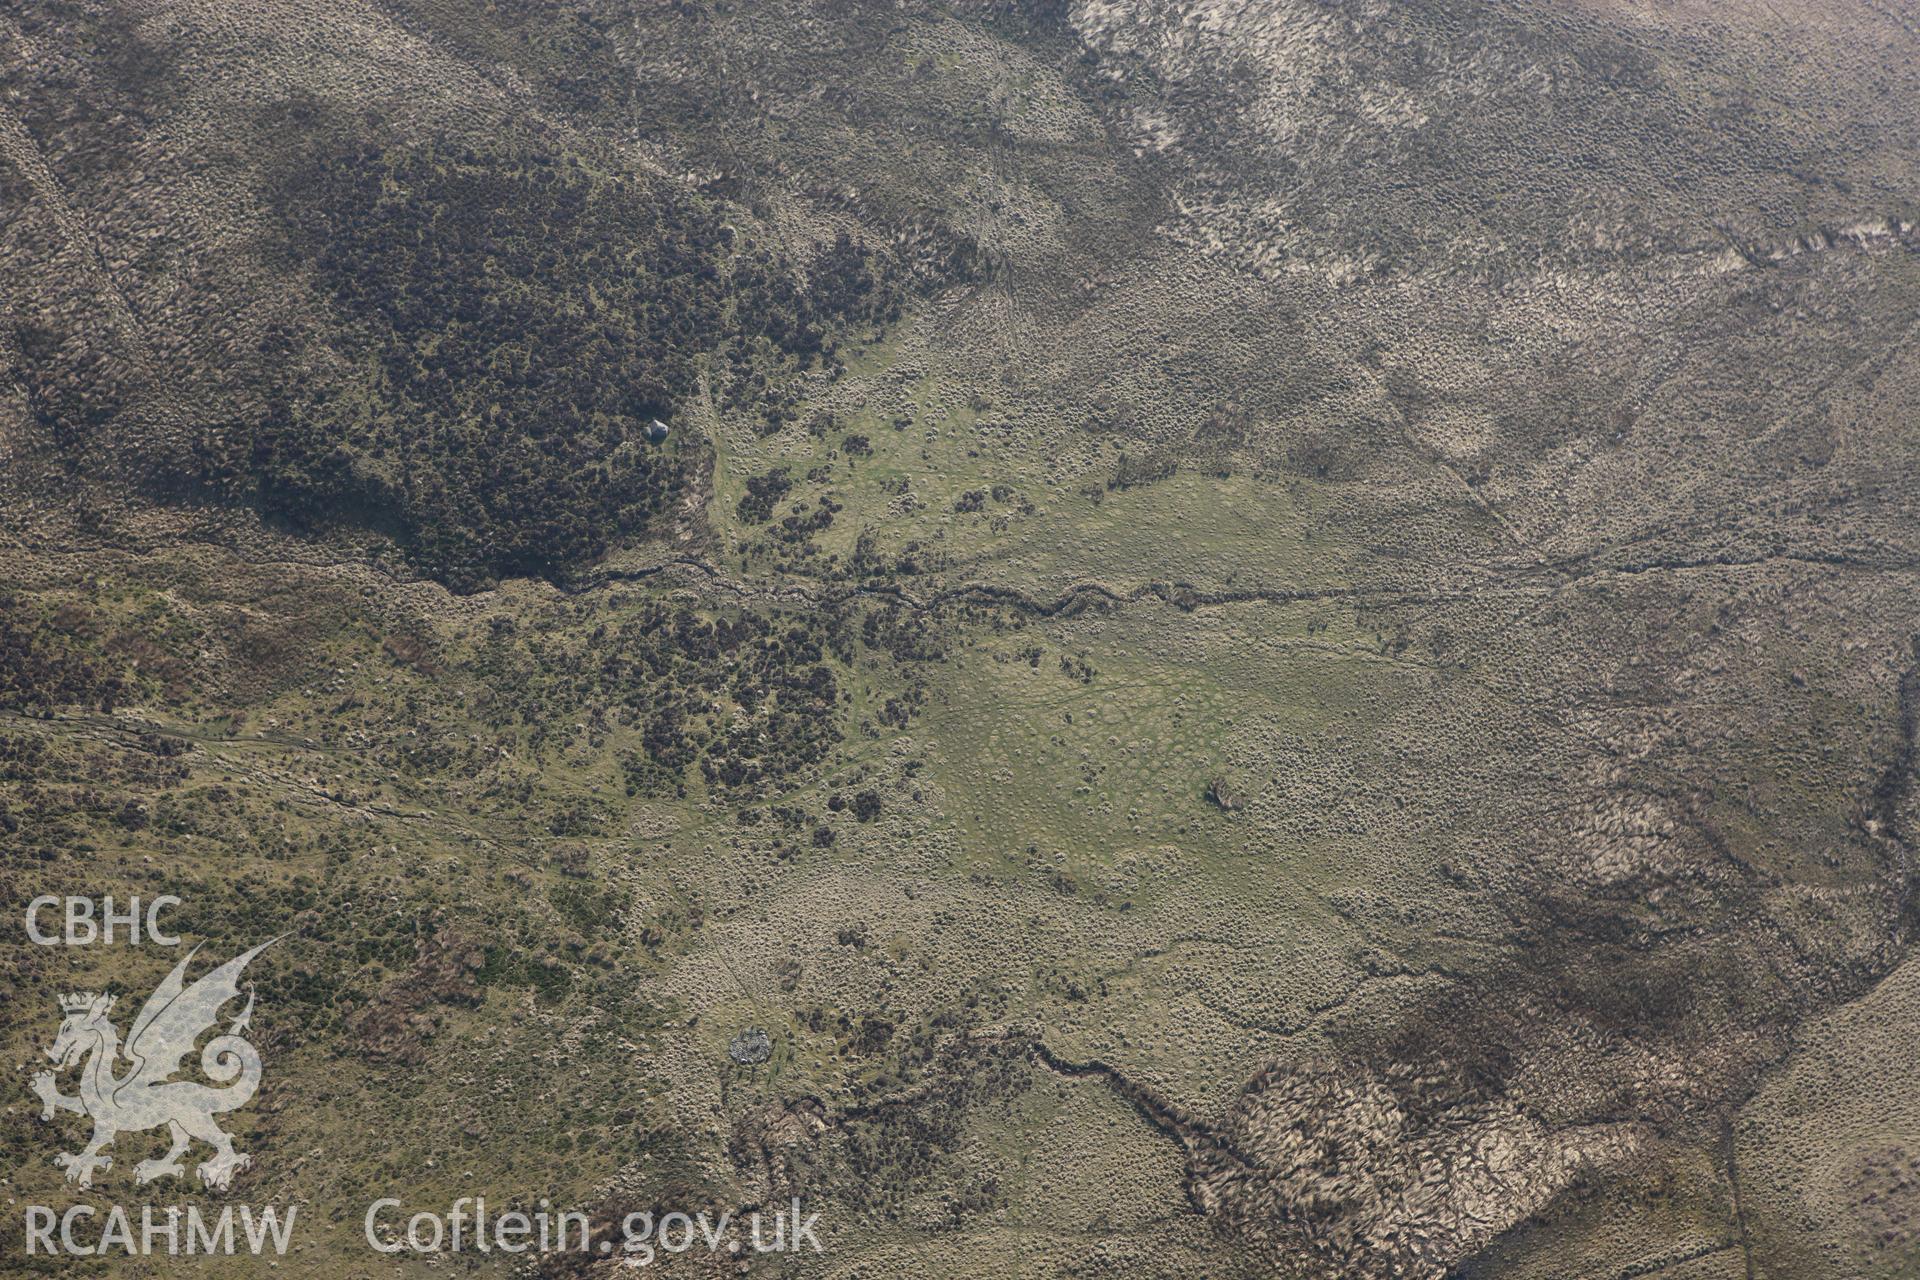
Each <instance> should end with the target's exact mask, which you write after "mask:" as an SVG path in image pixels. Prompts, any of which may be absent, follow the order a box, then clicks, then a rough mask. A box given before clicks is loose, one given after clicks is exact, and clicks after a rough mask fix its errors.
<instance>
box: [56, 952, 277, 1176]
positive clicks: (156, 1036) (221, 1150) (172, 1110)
mask: <svg viewBox="0 0 1920 1280" xmlns="http://www.w3.org/2000/svg"><path fill="white" fill-rule="evenodd" d="M279 940H280V939H278V938H273V939H270V940H269V941H266V942H263V943H261V944H260V945H259V946H257V947H255V948H254V949H253V950H251V951H249V952H247V953H246V954H244V955H240V956H236V957H234V958H233V959H232V960H229V961H227V962H226V963H225V964H223V965H221V966H220V967H219V968H218V969H215V970H214V971H213V972H212V973H209V974H207V975H206V976H205V977H203V978H201V979H200V980H199V981H198V982H195V983H194V984H193V985H192V986H190V987H189V986H187V985H186V984H185V981H184V979H185V976H186V972H187V964H188V962H189V961H191V960H192V959H193V957H194V954H195V953H196V952H198V951H199V950H200V948H199V947H195V948H194V949H193V950H192V951H189V952H188V953H187V955H186V958H185V959H183V960H181V961H180V963H179V964H177V965H175V966H174V967H173V972H172V973H169V974H168V975H167V976H166V980H165V981H163V982H162V983H161V984H160V985H159V987H157V988H156V989H155V990H154V993H153V994H152V995H151V996H149V997H147V1002H146V1004H144V1005H142V1006H141V1008H140V1013H139V1014H138V1016H136V1017H135V1018H134V1020H133V1030H132V1032H131V1033H130V1034H129V1035H128V1037H127V1043H126V1057H127V1060H128V1062H129V1064H130V1065H129V1066H128V1068H127V1071H126V1073H125V1074H124V1075H120V1074H116V1072H115V1068H116V1066H117V1064H118V1063H119V1061H120V1057H121V1048H120V1032H119V1031H118V1030H117V1029H116V1028H115V1027H114V1025H113V1023H112V1022H110V1021H109V1020H108V1018H107V1015H108V1014H109V1013H111V1012H112V1010H113V1006H114V1003H115V1000H116V998H115V997H110V996H106V995H99V994H95V993H94V992H91V991H83V992H77V993H75V994H73V995H64V996H61V997H60V1008H61V1009H62V1010H63V1011H64V1012H65V1013H66V1015H67V1016H66V1019H65V1021H63V1022H62V1023H61V1024H60V1034H59V1036H57V1037H56V1038H55V1039H54V1042H53V1047H52V1048H50V1049H48V1050H47V1056H48V1057H49V1058H52V1059H53V1060H54V1061H55V1062H57V1063H59V1064H60V1069H61V1070H65V1069H66V1068H68V1067H71V1066H73V1065H74V1064H75V1063H79V1062H81V1061H83V1060H84V1062H85V1065H84V1066H83V1067H81V1070H80V1093H79V1095H78V1096H77V1097H69V1096H68V1095H66V1094H63V1093H61V1092H60V1091H59V1088H58V1086H57V1084H56V1083H55V1078H54V1073H53V1072H51V1071H42V1072H40V1073H39V1074H38V1075H36V1076H34V1078H33V1091H34V1092H35V1093H37V1094H38V1095H40V1102H41V1110H40V1118H41V1119H42V1120H51V1119H53V1117H54V1113H55V1112H59V1111H73V1112H78V1113H81V1114H84V1115H86V1116H87V1117H89V1118H90V1119H91V1120H92V1121H93V1140H92V1141H90V1142H89V1143H87V1146H86V1149H85V1150H83V1151H81V1152H80V1153H79V1154H77V1155H69V1154H64V1153H63V1154H61V1155H57V1156H55V1157H54V1158H53V1162H54V1163H55V1164H57V1165H59V1166H60V1167H61V1168H63V1169H65V1170H66V1171H67V1181H68V1182H71V1183H74V1184H76V1185H78V1186H82V1187H88V1186H92V1185H93V1175H94V1171H95V1170H100V1171H105V1170H108V1169H111V1168H113V1158H112V1157H111V1156H105V1155H101V1154H100V1153H101V1151H102V1150H104V1149H105V1148H106V1147H107V1146H109V1145H111V1144H112V1142H113V1140H114V1137H115V1136H116V1135H118V1134H122V1133H137V1132H140V1131H141V1130H144V1129H155V1128H158V1127H159V1126H161V1125H163V1124H164V1125H166V1126H167V1128H168V1129H169V1130H171V1132H172V1135H173V1146H172V1147H171V1148H170V1149H169V1150H168V1151H167V1153H166V1155H164V1156H162V1157H160V1158H159V1159H158V1160H142V1161H141V1162H140V1163H139V1164H137V1165H135V1166H134V1170H133V1179H134V1181H135V1182H136V1183H148V1182H152V1181H153V1180H154V1179H155V1178H167V1177H178V1176H180V1175H181V1174H182V1173H183V1172H184V1170H183V1169H182V1168H181V1164H180V1157H181V1156H182V1155H183V1154H184V1153H185V1152H186V1150H187V1147H188V1146H189V1145H190V1144H191V1143H192V1141H193V1140H194V1139H196V1138H197V1139H199V1140H200V1141H201V1142H204V1143H206V1144H207V1145H208V1146H210V1147H212V1148H213V1149H214V1154H213V1158H212V1159H210V1160H208V1161H206V1162H205V1163H204V1164H202V1165H201V1166H200V1169H199V1172H200V1181H201V1182H203V1183H205V1184H206V1185H207V1186H208V1187H211V1188H212V1189H213V1190H215V1191H225V1190H226V1189H227V1187H228V1186H229V1185H231V1184H232V1182H233V1175H234V1174H235V1173H236V1172H237V1171H239V1170H241V1169H244V1168H246V1167H247V1166H248V1165H250V1164H252V1163H253V1157H251V1156H246V1155H242V1154H240V1153H239V1152H237V1151H235V1150H234V1149H233V1139H232V1138H230V1137H228V1136H227V1135H226V1134H225V1133H223V1132H222V1131H221V1129H220V1126H218V1125H216V1124H215V1123H214V1122H213V1117H214V1116H215V1115H218V1114H220V1113H221V1112H226V1111H233V1110H236V1109H238V1108H240V1107H243V1106H245V1105H246V1104H247V1101H248V1099H250V1098H252V1097H253V1094H254V1091H255V1090H256V1089H258V1088H259V1087H260V1053H259V1050H257V1049H255V1048H254V1047H253V1045H252V1044H251V1043H250V1042H249V1041H248V1040H246V1039H245V1038H244V1037H243V1036H242V1035H241V1032H243V1031H245V1030H246V1029H247V1024H248V1021H249V1020H250V1019H251V1018H252V1016H253V989H252V986H251V984H249V986H248V989H247V1005H246V1008H244V1009H242V1010H241V1011H240V1014H239V1016H238V1017H236V1018H235V1019H234V1020H233V1021H232V1022H231V1023H230V1024H229V1025H228V1027H227V1032H226V1034H225V1035H219V1036H215V1037H214V1038H213V1039H211V1040H209V1041H208V1042H207V1045H206V1048H204V1049H202V1050H201V1051H200V1069H201V1070H202V1071H204V1072H205V1073H206V1075H207V1078H208V1079H210V1080H213V1081H214V1082H215V1084H217V1085H219V1086H222V1087H219V1088H215V1087H212V1086H209V1085H204V1084H200V1083H199V1082H197V1081H193V1080H174V1079H171V1078H170V1077H172V1076H173V1074H174V1073H175V1072H177V1071H179V1070H180V1066H181V1060H182V1059H183V1058H185V1057H186V1056H187V1055H188V1054H189V1053H192V1052H193V1046H194V1044H195V1042H196V1041H198V1040H199V1039H200V1036H201V1034H202V1033H203V1032H205V1031H206V1030H208V1029H209V1028H211V1027H213V1026H214V1025H215V1024H216V1023H217V1022H219V1020H220V1008H221V1006H222V1005H224V1004H226V1003H227V1001H229V1000H232V999H234V998H235V997H237V996H238V995H239V994H240V973H241V970H243V969H245V968H246V967H247V963H248V962H249V961H250V960H252V959H253V958H254V957H255V956H257V955H259V954H260V953H261V952H262V951H265V950H266V949H267V948H268V947H270V946H272V945H273V944H274V943H275V942H278V941H279Z"/></svg>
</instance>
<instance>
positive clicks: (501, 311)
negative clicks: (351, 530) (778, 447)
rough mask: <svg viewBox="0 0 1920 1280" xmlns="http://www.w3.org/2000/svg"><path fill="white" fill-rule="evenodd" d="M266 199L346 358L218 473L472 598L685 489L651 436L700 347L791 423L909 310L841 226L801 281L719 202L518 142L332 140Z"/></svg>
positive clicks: (539, 569)
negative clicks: (837, 355) (820, 376)
mask: <svg viewBox="0 0 1920 1280" xmlns="http://www.w3.org/2000/svg"><path fill="white" fill-rule="evenodd" d="M277 198H278V201H279V205H280V209H279V212H280V214H281V215H282V217H283V218H284V220H285V223H286V225H287V227H288V230H289V244H290V248H291V250H292V255H293V262H292V265H293V266H294V267H295V268H296V269H298V270H304V271H306V272H308V273H310V275H311V278H312V280H313V281H314V282H315V284H316V285H317V287H319V288H320V289H321V290H323V291H324V292H325V294H326V297H327V300H328V301H329V302H330V303H331V308H332V311H333V313H334V315H335V317H336V319H337V321H338V322H339V332H338V336H337V337H336V338H335V339H334V341H333V346H334V348H335V350H336V352H337V355H338V356H339V357H340V359H338V360H333V361H328V362H325V363H324V364H322V362H317V361H313V360H305V361H302V362H300V364H299V366H298V367H300V368H303V369H307V370H311V369H313V368H316V367H329V366H330V367H332V368H335V369H342V368H343V369H344V370H345V371H344V372H343V373H331V374H328V375H326V376H321V375H319V374H315V373H312V372H309V373H307V374H306V375H305V376H303V377H300V378H298V379H289V378H285V377H284V376H282V377H281V379H280V385H276V386H275V387H274V388H273V390H272V391H271V392H270V393H269V394H268V396H267V410H266V414H265V417H264V420H263V421H262V422H261V423H260V424H259V426H258V428H257V429H256V430H255V431H253V432H252V433H251V437H250V440H249V441H248V443H247V445H246V451H245V452H244V453H242V452H241V451H240V448H239V447H237V446H229V447H227V448H226V449H225V451H224V452H215V453H214V454H213V455H212V456H210V457H208V458H207V459H206V463H207V467H208V470H209V471H210V472H211V473H212V474H213V475H214V476H216V477H218V478H220V479H224V480H226V481H228V482H229V483H233V482H236V481H237V482H239V483H241V484H243V485H244V484H248V483H250V484H251V486H252V490H253V493H254V495H255V497H256V498H257V500H258V501H259V502H260V504H261V505H262V507H263V508H264V509H266V510H267V511H268V512H270V513H272V514H275V515H278V516H281V517H284V518H287V519H290V520H292V521H293V522H295V523H296V524H299V525H302V526H314V525H320V524H323V523H327V522H335V521H340V520H342V519H343V518H344V519H345V520H347V521H348V522H351V523H358V524H362V525H365V526H368V527H371V528H375V529H378V530H380V531H382V532H385V533H388V534H390V535H392V536H393V537H394V538H395V539H396V540H398V541H399V542H400V543H401V545H403V546H404V547H405V548H406V549H407V551H408V552H409V554H410V555H411V556H412V557H413V559H414V560H415V561H416V563H418V564H419V566H420V567H421V568H422V569H424V570H426V571H427V572H429V573H431V574H433V575H434V576H436V577H438V578H440V579H441V580H443V581H445V582H447V583H448V584H450V585H452V586H454V587H456V588H458V589H471V588H474V587H479V586H483V585H485V584H486V583H487V582H488V581H489V580H491V579H492V578H495V577H498V576H501V575H509V574H517V575H544V576H553V575H555V574H558V573H562V572H564V570H565V569H566V568H567V567H569V566H571V565H575V564H578V563H580V562H582V561H587V560H591V559H592V558H594V557H596V556H598V555H600V554H602V553H603V552H604V551H606V549H607V548H608V547H609V546H610V545H612V544H613V543H614V542H617V541H619V540H621V539H623V538H627V537H631V536H633V535H636V534H639V533H642V532H644V531H645V530H646V529H647V527H648V526H649V523H650V522H651V521H652V520H654V519H655V518H656V517H657V516H658V515H659V514H660V512H661V511H662V510H664V509H665V508H666V506H667V505H668V503H669V502H670V500H671V498H672V496H673V495H674V494H675V493H676V492H677V491H678V490H679V489H680V487H681V485H682V483H683V479H684V477H683V471H684V468H683V465H682V462H681V459H680V457H679V449H678V447H673V448H669V447H667V446H662V445H656V444H651V443H649V442H648V441H647V438H646V429H647V427H648V425H649V424H650V423H651V422H652V420H653V419H655V418H671V417H672V416H673V415H674V414H675V412H676V410H677V408H678V407H679V406H680V405H682V404H684V403H685V401H686V400H687V398H688V397H689V396H690V395H691V394H692V393H693V392H694V390H695V387H696V384H697V378H698V371H699V369H700V368H701V367H702V364H703V362H707V361H718V362H719V364H720V366H721V367H722V368H723V369H724V371H725V376H724V377H723V378H722V379H721V387H722V392H723V396H724V398H725V399H726V400H727V401H728V402H729V403H730V404H733V405H735V406H740V405H746V406H748V407H752V408H755V409H757V410H759V411H761V412H763V413H764V414H765V415H766V416H767V417H768V418H769V419H770V420H771V421H773V422H774V423H775V425H777V423H778V421H779V420H780V415H781V414H782V413H783V412H785V410H784V409H783V408H782V405H783V404H784V402H785V401H784V399H783V397H782V395H781V393H780V391H779V387H778V384H779V382H780V379H781V376H782V374H783V373H785V372H787V371H790V370H792V369H795V368H798V367H802V366H805V365H809V364H812V363H814V362H815V361H816V360H819V359H822V358H830V357H831V353H832V351H833V349H834V339H833V337H832V335H833V333H834V332H835V331H836V329H837V328H838V327H840V326H842V325H844V324H849V323H868V322H871V321H873V320H875V319H884V318H885V316H886V315H888V314H891V313H893V312H895V311H897V307H898V302H897V293H896V292H895V291H894V290H892V289H891V287H888V286H883V284H882V283H881V281H880V279H879V276H880V275H881V274H884V272H883V271H882V270H881V269H880V268H879V267H878V266H877V265H876V264H875V260H874V258H873V255H872V254H871V253H870V252H869V251H868V250H867V249H866V248H865V246H864V245H861V244H860V243H858V242H856V241H854V240H852V239H849V238H847V237H845V236H842V237H840V238H839V239H838V240H837V241H835V242H833V243H832V244H830V245H829V246H828V247H827V248H825V249H823V250H821V251H819V252H818V253H816V254H815V255H814V256H813V260H812V261H811V263H810V264H809V266H810V269H809V270H807V271H804V272H803V271H802V270H800V269H799V268H797V267H795V266H794V264H792V263H791V262H789V261H788V259H787V258H786V257H785V256H784V255H782V254H781V253H779V252H777V251H775V250H773V249H770V248H768V247H767V246H765V245H763V244H756V243H751V242H749V241H748V240H747V238H746V237H745V236H744V235H743V234H742V233H740V232H738V231H736V230H735V227H734V225H732V223H731V221H730V217H729V213H728V211H727V210H726V209H725V208H724V207H723V206H720V205H716V204H713V203H710V202H707V201H704V200H702V199H700V198H698V197H696V196H692V195H689V194H686V193H684V192H682V191H678V190H676V189H674V188H672V187H670V186H668V185H667V184H665V183H664V182H660V181H656V180H653V179H649V178H642V177H635V176H632V175H629V174H610V173H603V172H598V171H596V170H594V169H593V168H591V167H589V166H588V165H587V164H586V163H584V162H583V161H582V160H581V159H579V158H578V157H575V156H572V155H566V154H559V153H555V152H553V151H550V150H548V149H546V148H543V147H540V146H535V145H530V144H529V145H523V146H516V145H512V144H501V145H500V146H499V147H497V148H495V149H492V150H489V151H487V152H484V153H483V152H481V151H478V150H476V149H475V148H474V147H472V146H468V145H462V144H454V143H443V144H434V145H414V146H382V145H378V144H375V143H371V142H367V143H359V144H355V145H351V146H339V147H320V148H316V149H314V150H312V151H311V153H310V154H309V155H308V156H307V158H306V159H305V160H302V161H300V162H297V163H295V164H293V165H291V166H290V168H289V169H288V171H287V172H286V173H285V174H284V175H283V178H282V181H281V186H280V190H279V194H278V197H277ZM890 298H891V299H892V301H889V299H890ZM296 345H297V340H296V339H295V338H293V337H292V336H291V335H276V336H274V337H272V338H270V339H269V343H268V346H269V347H270V348H278V349H270V350H267V351H265V352H264V353H263V354H264V355H266V356H267V357H268V359H269V360H270V361H271V360H272V359H273V358H275V357H276V356H280V357H285V356H290V355H292V354H293V351H294V348H295V347H296ZM282 372H283V373H284V371H282Z"/></svg>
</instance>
